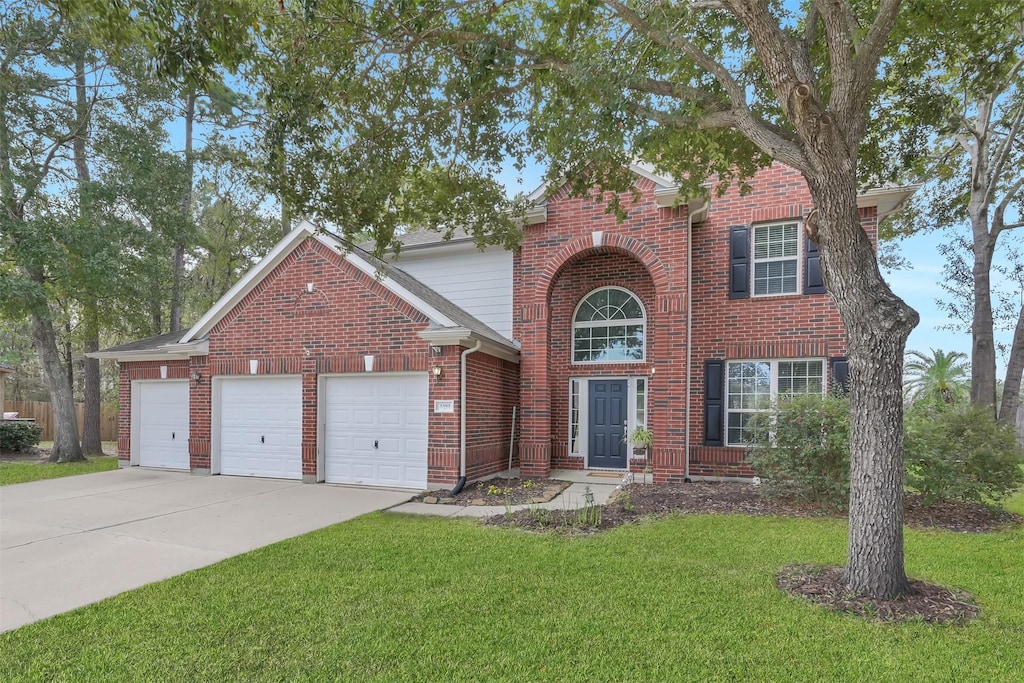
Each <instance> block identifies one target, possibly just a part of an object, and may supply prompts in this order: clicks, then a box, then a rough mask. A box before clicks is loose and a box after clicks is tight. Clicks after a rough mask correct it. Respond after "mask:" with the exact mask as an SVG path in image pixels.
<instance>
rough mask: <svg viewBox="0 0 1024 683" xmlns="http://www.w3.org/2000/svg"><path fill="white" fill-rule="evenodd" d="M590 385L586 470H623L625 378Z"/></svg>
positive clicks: (625, 456) (625, 459)
mask: <svg viewBox="0 0 1024 683" xmlns="http://www.w3.org/2000/svg"><path fill="white" fill-rule="evenodd" d="M589 384H590V439H589V447H590V458H589V459H588V461H587V466H588V467H610V468H615V469H625V468H626V465H627V457H628V456H627V455H626V444H625V442H624V441H623V440H622V435H623V434H624V433H625V429H626V405H627V404H628V401H627V400H626V397H627V396H628V395H629V390H628V388H627V387H628V383H627V382H626V380H624V379H611V380H605V379H592V380H590V382H589Z"/></svg>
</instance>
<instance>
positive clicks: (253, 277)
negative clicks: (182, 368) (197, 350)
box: [179, 220, 455, 344]
mask: <svg viewBox="0 0 1024 683" xmlns="http://www.w3.org/2000/svg"><path fill="white" fill-rule="evenodd" d="M308 237H313V238H314V239H316V240H317V241H319V242H320V243H321V244H323V245H325V246H327V247H330V248H331V249H334V250H336V251H339V252H340V253H341V254H342V257H343V258H344V259H345V260H346V261H348V262H349V263H351V264H352V265H354V266H355V267H356V268H358V269H359V270H361V271H362V272H364V273H366V274H367V275H370V276H371V277H373V278H375V279H376V280H377V282H379V283H380V284H381V285H383V286H384V288H385V289H387V290H389V291H390V292H392V293H393V294H395V295H396V296H398V297H399V298H400V299H402V300H403V301H405V302H407V303H408V304H409V305H410V306H412V307H413V308H415V309H416V310H417V311H419V312H420V313H422V314H423V315H425V316H426V317H427V318H429V319H430V320H431V322H434V323H436V324H438V325H443V326H445V327H453V326H455V322H454V321H452V320H451V319H450V318H449V317H448V316H446V315H444V314H443V313H441V312H440V311H438V310H437V309H436V308H434V307H433V306H431V305H430V304H428V303H427V302H426V301H424V300H423V299H421V298H420V297H418V296H416V295H415V294H413V293H412V292H410V291H409V290H407V289H406V288H405V287H403V286H401V285H400V284H398V283H397V282H395V281H394V280H393V279H392V278H390V277H387V276H385V277H383V278H378V277H377V276H378V272H377V267H376V266H375V265H373V264H372V263H370V262H368V261H367V260H365V259H364V258H362V257H361V256H359V255H358V254H356V253H355V252H351V251H349V252H347V253H346V252H345V249H344V244H343V243H342V242H340V241H339V240H337V239H335V238H334V237H332V236H330V235H327V234H325V233H323V232H321V231H320V230H319V229H318V228H317V227H316V225H314V224H313V223H311V222H309V221H305V220H304V221H302V222H301V223H299V225H297V226H296V227H295V229H294V230H292V231H291V232H290V233H288V235H287V236H285V238H284V239H282V240H281V241H280V242H278V243H277V244H276V245H274V248H273V249H271V250H270V253H268V254H267V255H266V256H265V257H263V260H262V261H260V262H259V263H257V264H256V265H255V266H253V267H252V269H250V270H249V272H247V273H246V274H245V275H243V276H242V278H241V279H240V280H239V281H238V282H236V283H235V285H234V286H233V287H232V288H231V289H229V290H228V291H227V293H225V294H224V296H222V297H221V298H220V299H219V300H218V301H217V303H215V304H214V305H213V307H212V308H210V310H208V311H207V312H206V313H205V314H204V315H203V317H202V318H200V319H199V321H198V322H197V323H196V324H195V325H194V326H193V327H192V329H190V330H189V331H188V332H187V333H186V334H185V335H184V336H183V337H182V338H181V340H180V342H179V343H182V344H184V343H186V342H188V341H190V340H193V339H197V338H200V337H203V336H204V335H206V334H209V332H210V330H212V329H213V328H214V326H216V325H217V323H218V322H220V321H221V320H223V319H224V317H225V316H226V315H227V314H228V313H230V312H231V310H232V309H233V308H234V307H235V306H237V305H238V304H240V303H241V302H242V300H243V299H245V297H246V296H248V295H249V293H250V292H252V290H253V289H255V288H256V286H257V285H259V283H260V282H262V281H263V279H264V278H265V277H266V276H267V275H269V274H270V273H271V272H272V271H273V270H274V268H276V267H277V266H279V265H280V264H281V262H282V261H284V259H285V258H286V257H287V256H288V255H289V254H291V253H292V252H293V251H295V249H296V248H297V247H298V246H299V245H300V244H302V243H303V242H304V241H305V240H306V238H308Z"/></svg>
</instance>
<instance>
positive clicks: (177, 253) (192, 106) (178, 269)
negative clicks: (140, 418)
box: [170, 91, 196, 332]
mask: <svg viewBox="0 0 1024 683" xmlns="http://www.w3.org/2000/svg"><path fill="white" fill-rule="evenodd" d="M195 116H196V94H195V92H192V91H190V92H189V93H188V95H187V96H186V98H185V174H186V181H187V183H188V186H187V187H186V188H185V196H184V198H183V199H182V202H181V218H182V223H181V231H182V232H181V234H180V237H179V241H178V243H177V244H175V245H174V280H173V284H172V286H171V329H170V331H171V332H177V331H178V330H180V329H181V306H182V299H183V298H184V292H183V288H184V284H185V232H186V229H187V226H188V224H189V223H190V222H191V220H192V181H193V178H194V175H195V160H194V159H193V158H192V126H193V122H194V121H195Z"/></svg>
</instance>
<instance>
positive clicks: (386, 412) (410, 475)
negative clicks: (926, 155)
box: [322, 373, 429, 489]
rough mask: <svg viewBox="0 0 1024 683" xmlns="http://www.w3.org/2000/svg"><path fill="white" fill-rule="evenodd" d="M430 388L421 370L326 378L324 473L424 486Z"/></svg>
mask: <svg viewBox="0 0 1024 683" xmlns="http://www.w3.org/2000/svg"><path fill="white" fill-rule="evenodd" d="M428 393H429V387H428V381H427V375H426V374H425V373H414V374H403V373H395V374H381V373H372V374H361V375H347V376H338V377H327V378H325V379H324V380H323V394H322V400H323V408H322V415H323V418H324V475H325V479H326V480H327V481H328V482H331V483H336V484H367V485H372V486H390V487H399V488H419V489H422V488H426V486H427V401H428Z"/></svg>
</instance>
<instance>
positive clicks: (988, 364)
mask: <svg viewBox="0 0 1024 683" xmlns="http://www.w3.org/2000/svg"><path fill="white" fill-rule="evenodd" d="M975 196H977V195H975ZM974 203H975V202H974V197H972V200H971V204H972V206H971V223H972V228H973V231H974V273H973V274H974V314H973V317H972V319H971V403H972V404H974V405H975V406H978V407H979V408H988V409H989V410H991V411H992V416H993V417H995V406H996V344H995V335H994V333H993V331H992V285H991V282H990V278H991V272H992V253H993V251H994V250H995V242H996V240H995V238H994V237H992V236H991V235H990V234H989V231H988V215H987V213H988V212H987V206H982V207H977V206H974Z"/></svg>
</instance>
